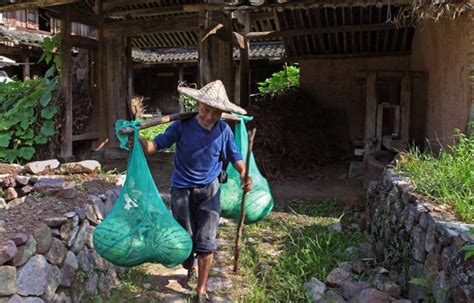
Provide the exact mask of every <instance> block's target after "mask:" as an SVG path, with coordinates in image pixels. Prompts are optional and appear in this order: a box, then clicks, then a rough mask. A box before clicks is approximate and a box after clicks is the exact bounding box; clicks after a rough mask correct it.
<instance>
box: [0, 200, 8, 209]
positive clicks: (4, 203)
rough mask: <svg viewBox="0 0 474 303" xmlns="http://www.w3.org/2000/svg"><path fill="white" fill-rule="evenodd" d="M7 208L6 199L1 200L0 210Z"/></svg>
mask: <svg viewBox="0 0 474 303" xmlns="http://www.w3.org/2000/svg"><path fill="white" fill-rule="evenodd" d="M5 208H7V202H5V199H3V198H0V209H5Z"/></svg>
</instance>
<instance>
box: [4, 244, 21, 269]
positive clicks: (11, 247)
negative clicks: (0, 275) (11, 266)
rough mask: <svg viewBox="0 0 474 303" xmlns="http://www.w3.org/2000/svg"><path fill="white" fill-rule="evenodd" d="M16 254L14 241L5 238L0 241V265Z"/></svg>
mask: <svg viewBox="0 0 474 303" xmlns="http://www.w3.org/2000/svg"><path fill="white" fill-rule="evenodd" d="M17 254H18V249H17V248H16V245H15V242H13V241H12V240H7V241H4V242H2V243H0V265H2V264H4V263H6V262H8V261H10V260H11V259H13V258H14V257H15V256H16V255H17Z"/></svg>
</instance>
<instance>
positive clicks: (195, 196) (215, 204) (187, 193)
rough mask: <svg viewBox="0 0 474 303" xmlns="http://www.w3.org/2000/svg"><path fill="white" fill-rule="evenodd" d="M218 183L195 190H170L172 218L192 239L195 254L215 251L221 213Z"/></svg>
mask: <svg viewBox="0 0 474 303" xmlns="http://www.w3.org/2000/svg"><path fill="white" fill-rule="evenodd" d="M219 185H220V183H219V180H218V179H216V180H215V181H214V182H212V183H211V184H209V185H206V186H203V187H196V188H174V187H173V188H172V189H171V210H172V212H173V216H174V218H175V219H176V221H178V223H179V224H181V226H183V227H184V229H186V230H187V231H188V233H189V234H190V235H191V237H192V239H193V250H194V252H195V253H197V254H199V253H209V252H214V251H215V250H216V249H217V243H216V234H217V226H218V225H219V216H220V213H221V203H220V188H219Z"/></svg>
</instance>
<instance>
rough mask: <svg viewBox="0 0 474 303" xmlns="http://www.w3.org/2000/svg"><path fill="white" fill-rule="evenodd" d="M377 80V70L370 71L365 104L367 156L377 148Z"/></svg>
mask: <svg viewBox="0 0 474 303" xmlns="http://www.w3.org/2000/svg"><path fill="white" fill-rule="evenodd" d="M376 81H377V72H369V73H368V75H367V99H366V104H365V133H364V137H365V138H364V147H365V156H367V155H369V154H371V153H372V152H373V151H374V150H375V148H374V147H375V145H374V143H375V140H376V133H375V131H376V129H375V124H376V115H377V91H376V85H375V84H376Z"/></svg>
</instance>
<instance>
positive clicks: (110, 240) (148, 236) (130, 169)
mask: <svg viewBox="0 0 474 303" xmlns="http://www.w3.org/2000/svg"><path fill="white" fill-rule="evenodd" d="M137 125H138V122H136V121H133V122H127V121H123V120H119V121H117V122H116V124H115V128H116V133H117V136H118V137H119V140H120V142H121V145H120V146H121V147H122V148H125V149H128V148H127V147H126V143H127V139H128V138H127V137H128V136H127V135H120V133H119V132H118V130H119V129H120V128H122V127H133V128H134V129H135V133H134V148H133V149H132V153H131V156H130V157H129V160H128V166H127V178H126V180H125V184H124V186H123V188H122V191H121V192H120V195H119V198H118V200H117V203H116V204H115V205H114V207H113V209H112V211H111V212H110V213H109V215H108V216H107V217H106V218H105V220H104V221H102V222H101V223H100V224H99V225H98V226H97V228H96V229H95V231H94V234H93V241H94V248H95V249H96V250H97V252H98V253H99V255H101V256H102V257H103V258H104V259H106V260H108V261H110V262H111V263H113V264H116V265H119V266H125V267H130V266H135V265H138V264H141V263H145V262H154V263H161V264H163V265H165V266H166V267H174V266H176V265H178V264H180V263H182V262H183V261H184V260H185V259H186V258H187V257H188V256H189V254H190V253H191V249H192V240H191V237H190V236H189V234H188V233H187V232H186V231H185V230H184V229H183V228H182V227H181V226H180V225H179V224H178V223H177V222H176V221H175V219H174V218H173V217H172V215H171V213H170V211H169V210H168V209H167V208H166V206H165V204H164V203H163V200H162V199H161V196H160V193H159V192H158V189H157V188H156V185H155V182H154V181H153V178H152V176H151V173H150V170H149V168H148V165H147V161H146V159H145V155H144V153H143V150H142V147H141V145H140V143H139V141H138V126H137Z"/></svg>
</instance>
